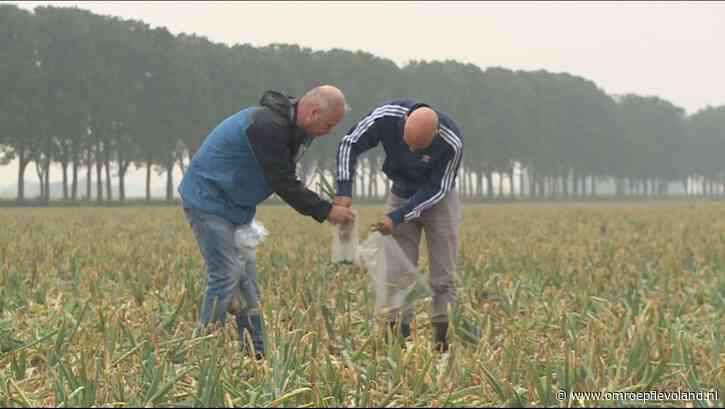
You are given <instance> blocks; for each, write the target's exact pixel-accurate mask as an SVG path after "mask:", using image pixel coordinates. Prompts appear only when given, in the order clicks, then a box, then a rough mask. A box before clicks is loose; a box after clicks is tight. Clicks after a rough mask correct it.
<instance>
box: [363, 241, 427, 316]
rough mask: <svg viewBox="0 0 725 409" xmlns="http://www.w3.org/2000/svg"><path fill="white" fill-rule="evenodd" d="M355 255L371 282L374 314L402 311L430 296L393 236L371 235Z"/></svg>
mask: <svg viewBox="0 0 725 409" xmlns="http://www.w3.org/2000/svg"><path fill="white" fill-rule="evenodd" d="M358 255H359V257H360V260H361V262H362V263H363V264H364V265H365V267H366V268H367V271H368V274H369V275H370V278H372V280H373V285H374V287H375V313H376V314H385V313H389V312H394V311H398V310H404V309H405V308H407V307H409V306H412V305H413V303H415V302H416V301H418V300H420V299H423V298H426V297H429V296H431V295H432V294H433V292H432V291H431V289H430V286H429V285H428V282H427V280H426V279H425V277H424V276H423V275H422V274H420V273H419V272H418V267H417V266H416V265H415V264H413V262H411V261H410V259H408V257H406V255H405V253H404V252H403V249H401V248H400V246H398V243H397V242H396V241H395V239H394V238H393V237H392V236H383V235H382V234H380V233H379V232H374V233H372V234H371V235H370V236H369V237H368V239H367V240H365V242H364V243H363V244H362V245H360V247H359V249H358Z"/></svg>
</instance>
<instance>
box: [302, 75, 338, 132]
mask: <svg viewBox="0 0 725 409" xmlns="http://www.w3.org/2000/svg"><path fill="white" fill-rule="evenodd" d="M298 109H299V113H298V124H299V125H300V126H301V127H302V128H304V129H305V130H306V131H307V132H308V133H309V134H310V135H313V136H321V135H325V134H327V133H328V132H329V131H330V130H331V129H332V128H333V127H334V126H335V125H336V124H337V123H338V122H340V120H342V118H343V117H344V116H345V114H346V113H347V112H348V111H349V110H350V108H349V107H348V105H347V103H346V102H345V95H344V94H343V93H342V91H340V90H339V89H338V88H336V87H334V86H332V85H321V86H319V87H316V88H313V89H311V90H310V91H308V92H307V93H306V94H305V95H304V96H303V97H302V98H301V99H300V102H299V108H298Z"/></svg>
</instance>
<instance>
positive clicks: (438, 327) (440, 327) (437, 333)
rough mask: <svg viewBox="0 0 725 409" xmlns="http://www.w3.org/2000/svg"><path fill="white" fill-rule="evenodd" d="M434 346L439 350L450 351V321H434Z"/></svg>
mask: <svg viewBox="0 0 725 409" xmlns="http://www.w3.org/2000/svg"><path fill="white" fill-rule="evenodd" d="M433 345H434V346H433V348H435V350H436V351H437V352H441V353H442V352H446V351H448V323H447V322H434V323H433Z"/></svg>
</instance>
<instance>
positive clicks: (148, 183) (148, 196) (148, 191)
mask: <svg viewBox="0 0 725 409" xmlns="http://www.w3.org/2000/svg"><path fill="white" fill-rule="evenodd" d="M150 202H151V161H147V162H146V203H150Z"/></svg>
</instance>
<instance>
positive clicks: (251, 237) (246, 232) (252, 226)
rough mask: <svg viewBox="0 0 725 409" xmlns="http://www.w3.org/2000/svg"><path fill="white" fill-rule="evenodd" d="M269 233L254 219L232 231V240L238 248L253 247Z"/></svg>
mask: <svg viewBox="0 0 725 409" xmlns="http://www.w3.org/2000/svg"><path fill="white" fill-rule="evenodd" d="M268 235H269V231H268V230H267V229H266V228H265V227H264V226H263V225H262V223H260V222H258V221H257V220H256V219H255V220H252V222H251V223H249V224H245V225H243V226H241V227H239V228H238V229H237V231H235V232H234V241H235V243H236V245H237V247H239V248H240V249H244V248H247V249H254V248H256V247H257V246H259V244H260V243H261V242H262V240H264V238H265V237H267V236H268Z"/></svg>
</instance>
